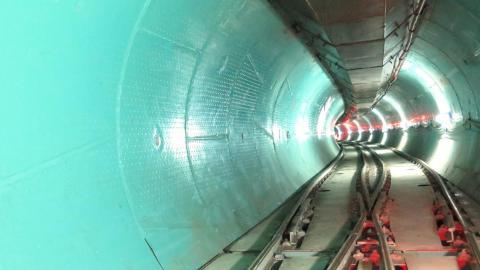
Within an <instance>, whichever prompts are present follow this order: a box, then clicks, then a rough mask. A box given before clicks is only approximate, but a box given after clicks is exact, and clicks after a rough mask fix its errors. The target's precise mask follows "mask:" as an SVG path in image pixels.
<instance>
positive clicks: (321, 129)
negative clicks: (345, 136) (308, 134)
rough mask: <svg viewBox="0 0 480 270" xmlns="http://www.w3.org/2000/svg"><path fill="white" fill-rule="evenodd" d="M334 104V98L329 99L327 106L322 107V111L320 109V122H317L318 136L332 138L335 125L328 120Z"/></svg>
mask: <svg viewBox="0 0 480 270" xmlns="http://www.w3.org/2000/svg"><path fill="white" fill-rule="evenodd" d="M332 104H333V98H332V97H329V98H328V99H327V101H326V102H325V104H324V105H323V106H322V109H320V114H319V116H318V122H317V136H318V137H322V136H325V135H326V136H332V135H333V134H332V132H333V125H334V124H335V122H334V121H329V120H330V119H328V114H329V112H330V108H331V107H332Z"/></svg>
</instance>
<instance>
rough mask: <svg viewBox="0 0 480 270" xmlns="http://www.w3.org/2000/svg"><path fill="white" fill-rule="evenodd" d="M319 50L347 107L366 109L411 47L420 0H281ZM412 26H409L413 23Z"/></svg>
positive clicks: (288, 18) (285, 12) (287, 15)
mask: <svg viewBox="0 0 480 270" xmlns="http://www.w3.org/2000/svg"><path fill="white" fill-rule="evenodd" d="M273 2H274V4H275V5H277V6H278V8H279V9H280V10H282V12H281V13H282V14H283V17H284V18H285V20H286V21H287V22H288V23H290V24H292V26H293V27H294V29H296V31H297V34H298V35H299V36H300V37H301V38H302V39H303V40H304V41H305V43H306V44H307V46H309V48H310V49H311V51H312V52H313V54H314V55H316V56H317V57H318V58H320V60H321V62H322V63H323V64H324V65H325V66H327V67H329V71H330V74H331V75H332V77H333V78H334V79H335V81H336V83H337V85H338V86H339V88H340V89H341V90H342V91H343V96H344V99H345V100H346V104H347V111H349V110H352V111H353V112H355V111H359V112H360V113H365V112H367V111H368V109H370V107H372V105H373V103H374V102H375V100H376V97H377V96H378V94H380V93H381V91H380V90H382V89H385V88H386V87H388V86H389V82H390V81H391V80H393V78H392V77H393V76H396V74H395V72H396V71H395V70H396V69H398V68H399V66H400V65H401V61H400V60H399V59H400V56H401V55H402V54H401V52H402V50H404V48H405V47H406V46H408V44H407V43H408V42H409V38H408V36H409V35H408V34H409V31H408V29H412V27H411V26H412V22H413V21H414V20H415V19H416V16H415V15H416V13H415V12H418V11H419V1H411V0H395V1H392V0H390V1H384V0H376V1H357V0H341V1H338V0H335V1H321V0H316V1H311V0H299V1H289V0H276V1H273ZM409 26H410V27H409Z"/></svg>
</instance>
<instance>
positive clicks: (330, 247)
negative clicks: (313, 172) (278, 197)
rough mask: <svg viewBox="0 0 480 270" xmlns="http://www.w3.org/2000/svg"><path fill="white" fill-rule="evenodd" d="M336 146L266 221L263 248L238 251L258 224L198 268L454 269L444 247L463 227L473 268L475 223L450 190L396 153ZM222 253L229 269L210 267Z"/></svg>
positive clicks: (449, 249)
mask: <svg viewBox="0 0 480 270" xmlns="http://www.w3.org/2000/svg"><path fill="white" fill-rule="evenodd" d="M342 148H343V151H342V154H341V155H339V156H338V157H337V159H336V161H334V162H333V163H332V164H330V166H329V167H328V168H326V169H325V170H324V171H323V172H322V173H321V174H319V175H318V176H317V177H315V179H313V180H312V181H310V182H309V183H308V185H306V186H305V187H303V188H302V189H301V190H300V191H299V192H298V193H297V194H296V195H295V196H292V199H291V200H290V201H288V202H287V203H286V204H285V205H284V206H282V207H283V208H281V209H280V210H281V211H280V210H279V211H280V212H279V213H280V214H278V213H277V214H273V217H270V219H276V220H277V223H278V224H277V225H276V227H275V228H276V229H275V230H273V232H272V233H271V234H269V235H268V237H263V238H264V240H265V239H267V240H265V241H264V243H262V244H258V241H257V242H256V245H251V246H252V247H253V246H255V248H254V249H253V248H250V249H248V248H247V249H238V246H241V245H239V244H238V243H243V244H244V245H245V242H248V241H246V240H245V239H248V238H249V237H250V238H254V239H257V238H256V236H255V235H254V236H251V235H250V236H249V234H255V231H258V230H260V229H259V228H263V227H262V226H265V225H262V224H260V225H259V226H257V228H254V229H253V230H252V232H247V234H246V235H245V236H243V237H242V238H240V239H239V240H237V241H236V242H234V243H233V244H232V245H230V246H229V247H227V248H226V249H225V253H224V254H219V256H218V258H216V259H215V258H214V260H212V261H211V262H209V263H207V264H206V265H205V266H204V267H202V268H201V269H206V270H212V269H213V270H216V269H236V270H237V269H241V270H243V269H245V270H247V269H248V270H290V269H296V270H297V269H298V270H302V269H319V270H321V269H326V270H339V269H349V270H354V269H386V270H394V269H395V270H396V269H402V270H406V269H409V270H417V269H422V270H424V269H435V270H442V269H452V270H454V269H459V268H458V267H457V258H458V256H459V255H460V254H461V253H460V252H459V250H457V249H455V248H454V247H453V246H452V243H453V240H454V239H453V237H455V236H456V235H457V233H456V232H455V231H454V229H453V228H455V226H457V227H458V226H460V227H462V228H463V234H462V235H461V237H463V239H464V240H465V247H464V248H465V249H466V250H468V251H469V252H470V254H471V257H472V259H471V261H470V264H469V267H470V269H474V270H477V269H480V268H479V267H478V266H479V263H478V262H479V261H480V260H479V259H480V251H479V248H478V243H479V242H480V241H479V238H478V236H477V235H480V234H479V233H478V232H479V228H480V224H476V225H475V226H474V225H473V223H472V221H471V220H472V219H471V218H470V217H468V215H467V214H468V213H469V211H470V212H471V211H472V209H470V210H469V211H465V210H464V209H463V208H462V207H461V205H460V206H459V205H458V198H456V197H455V196H454V195H452V191H451V190H455V191H456V192H457V193H458V192H459V191H458V189H455V187H453V186H452V185H448V184H447V183H446V182H445V180H444V179H442V178H441V177H440V176H439V175H438V174H437V173H436V172H435V171H433V170H432V169H430V168H429V167H428V166H427V165H426V164H425V163H423V162H422V161H421V160H418V159H415V158H413V157H411V156H409V155H407V154H405V153H402V152H399V151H397V150H396V149H391V148H385V147H382V146H379V145H366V144H360V143H344V144H343V145H342ZM435 206H438V207H439V208H441V209H442V211H443V213H444V214H445V218H444V219H443V220H442V222H443V223H444V224H445V225H446V226H447V227H448V228H449V235H450V238H451V239H449V241H448V243H447V244H448V245H446V246H442V244H441V239H440V238H439V237H438V233H437V228H435V218H436V214H435V213H434V212H433V208H434V207H435ZM477 213H478V220H480V209H478V211H477ZM268 220H269V219H268V218H267V219H266V221H268ZM267 224H268V223H267ZM234 247H237V248H234ZM462 252H463V251H462ZM360 253H361V254H360ZM374 253H377V254H378V255H377V254H374ZM229 256H230V257H234V258H237V261H236V263H235V264H230V266H225V265H222V264H218V263H217V262H218V261H221V259H222V258H228V257H229ZM240 262H243V264H242V263H240ZM219 265H220V266H219ZM232 265H233V266H232Z"/></svg>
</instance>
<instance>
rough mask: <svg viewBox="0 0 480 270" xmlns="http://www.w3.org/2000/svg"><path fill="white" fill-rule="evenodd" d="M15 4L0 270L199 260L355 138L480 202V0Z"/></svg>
mask: <svg viewBox="0 0 480 270" xmlns="http://www.w3.org/2000/svg"><path fill="white" fill-rule="evenodd" d="M2 6H3V8H2V9H1V11H0V14H1V16H0V17H1V19H0V20H1V21H2V22H3V25H4V28H3V29H4V30H3V34H2V36H3V38H2V42H1V43H0V52H1V55H2V57H1V59H2V63H1V64H0V66H1V69H0V82H1V86H2V90H1V91H0V93H1V94H0V100H1V101H0V102H1V106H0V111H1V113H0V115H1V123H2V127H1V131H0V139H1V141H2V147H1V150H0V157H1V159H0V161H1V162H0V179H1V182H0V183H1V188H0V216H1V218H0V228H1V229H0V230H1V234H0V235H1V237H0V247H1V252H0V254H2V255H1V256H0V269H8V270H23V269H34V270H35V269H38V270H47V269H48V270H55V269H59V270H60V269H66V270H74V269H79V270H85V269H89V270H95V269H102V270H104V269H112V270H116V269H119V270H120V269H125V270H126V269H135V270H144V269H145V270H147V269H162V270H166V269H199V268H201V267H204V266H205V265H206V264H208V263H209V262H211V261H212V259H213V260H214V259H215V258H216V256H217V257H218V254H222V253H224V252H225V248H226V247H228V246H229V245H230V244H231V243H233V242H234V241H236V240H237V239H239V238H241V237H242V236H243V235H245V234H246V233H247V232H249V231H251V230H252V228H255V226H256V225H257V224H259V223H261V222H262V221H264V220H266V219H268V217H270V216H271V215H272V213H276V211H279V209H280V210H282V209H284V208H286V207H288V206H289V205H290V206H291V202H292V201H295V200H297V199H298V198H299V196H300V195H299V194H300V192H302V190H304V189H305V188H306V187H307V186H308V185H309V183H312V181H314V180H315V179H316V178H318V177H319V176H321V175H322V173H324V172H326V170H327V169H328V168H329V167H330V168H331V166H332V164H334V163H335V162H336V160H337V161H338V159H339V158H341V156H342V155H344V158H346V157H348V156H349V155H350V154H351V153H350V152H348V151H353V150H351V149H353V146H352V145H360V144H365V145H381V146H382V147H388V148H389V149H390V148H392V149H396V150H395V151H399V152H401V153H403V154H405V155H408V156H409V157H411V158H414V159H416V160H419V162H424V164H425V166H428V167H430V168H431V169H432V170H434V171H435V172H436V173H438V175H439V177H441V178H442V179H445V181H447V180H448V183H451V184H452V185H454V186H455V187H456V188H458V190H459V192H462V194H465V196H467V197H469V198H471V199H472V200H473V201H475V202H478V203H480V197H479V192H480V181H479V173H480V163H479V162H478V161H477V160H478V152H477V151H480V135H479V134H480V133H479V128H480V108H479V102H480V90H478V89H479V88H480V76H479V72H480V3H479V2H478V1H475V0H427V1H419V0H412V1H409V0H388V1H379V0H362V1H353V0H338V1H331V0H298V1H286V0H269V1H267V0H204V1H194V0H131V1H111V0H104V1H94V0H38V1H10V0H7V1H4V2H3V3H2ZM379 13H380V15H379ZM360 22H361V23H360ZM378 31H380V34H379V36H380V38H378V37H376V35H377V34H376V33H377V32H378ZM387 32H388V34H387ZM372 89H373V91H372ZM348 149H350V150H348ZM372 155H373V154H372ZM370 158H371V157H370ZM422 164H423V163H422ZM334 203H335V202H334ZM282 207H283V208H282ZM282 211H283V210H282ZM275 228H276V227H275ZM274 230H275V229H273V231H274ZM272 234H273V233H272ZM247 253H248V252H245V254H247ZM255 255H257V253H255ZM249 258H250V257H249ZM247 260H249V259H247ZM251 260H253V258H252V259H251ZM214 269H215V268H214ZM216 269H219V270H222V269H229V268H216ZM232 269H234V268H232ZM235 269H242V268H235ZM312 269H314V268H312Z"/></svg>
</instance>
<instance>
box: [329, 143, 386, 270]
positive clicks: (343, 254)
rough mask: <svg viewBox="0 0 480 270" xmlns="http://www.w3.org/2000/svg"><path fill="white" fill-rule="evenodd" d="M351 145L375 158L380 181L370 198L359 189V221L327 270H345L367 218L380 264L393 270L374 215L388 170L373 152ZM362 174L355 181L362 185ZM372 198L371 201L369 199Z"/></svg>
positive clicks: (379, 226) (378, 223)
mask: <svg viewBox="0 0 480 270" xmlns="http://www.w3.org/2000/svg"><path fill="white" fill-rule="evenodd" d="M349 144H351V145H358V146H360V147H362V148H364V149H365V151H369V152H370V153H371V154H372V157H373V156H375V158H376V159H377V162H379V163H377V162H375V164H376V165H377V168H378V165H379V164H381V170H380V174H381V176H380V179H381V180H380V181H379V182H378V183H377V187H376V190H375V192H374V193H373V196H370V195H369V194H365V193H366V191H365V188H360V192H359V193H360V194H359V195H358V197H361V198H362V200H360V205H361V208H362V215H361V217H360V219H359V221H358V222H357V224H356V225H355V227H354V229H353V230H352V234H351V235H350V236H349V238H348V239H347V240H346V241H345V243H344V244H343V245H342V247H341V248H340V250H339V251H338V253H337V255H336V256H335V257H334V258H333V259H332V262H331V263H330V264H329V266H328V268H327V270H338V269H346V265H347V263H348V262H349V261H350V257H351V256H350V254H351V253H352V251H353V249H354V247H355V243H356V241H357V240H358V238H359V237H360V236H361V234H362V229H363V228H362V226H361V225H363V222H364V221H365V220H366V219H367V217H370V218H371V219H372V221H373V223H374V225H375V230H376V232H377V235H378V241H379V244H380V245H379V247H380V251H381V254H382V264H383V269H385V270H394V269H395V267H394V265H393V262H392V260H391V257H390V250H389V249H388V244H387V241H386V238H385V236H384V235H383V233H382V229H381V225H380V221H379V219H378V216H377V215H376V214H375V213H374V208H375V205H376V202H377V200H378V198H379V197H380V192H381V190H382V187H383V184H384V183H385V181H386V179H387V177H388V173H387V172H388V170H387V167H386V165H385V163H384V162H383V161H382V160H381V159H380V157H379V156H378V154H376V153H375V152H374V151H372V150H371V149H370V148H369V147H367V146H365V145H364V144H359V143H358V144H353V143H349ZM363 151H364V150H360V152H361V154H360V155H361V156H362V158H363V159H364V158H365V154H364V152H363ZM365 166H367V165H366V163H365V162H363V166H362V168H361V170H362V171H363V169H364V168H365ZM362 175H363V174H362V173H360V177H359V178H357V181H360V182H361V183H362V185H363V181H362V179H361V178H362ZM367 193H368V192H367ZM366 197H368V198H369V199H368V200H367V199H365V198H366ZM371 198H373V199H371Z"/></svg>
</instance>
